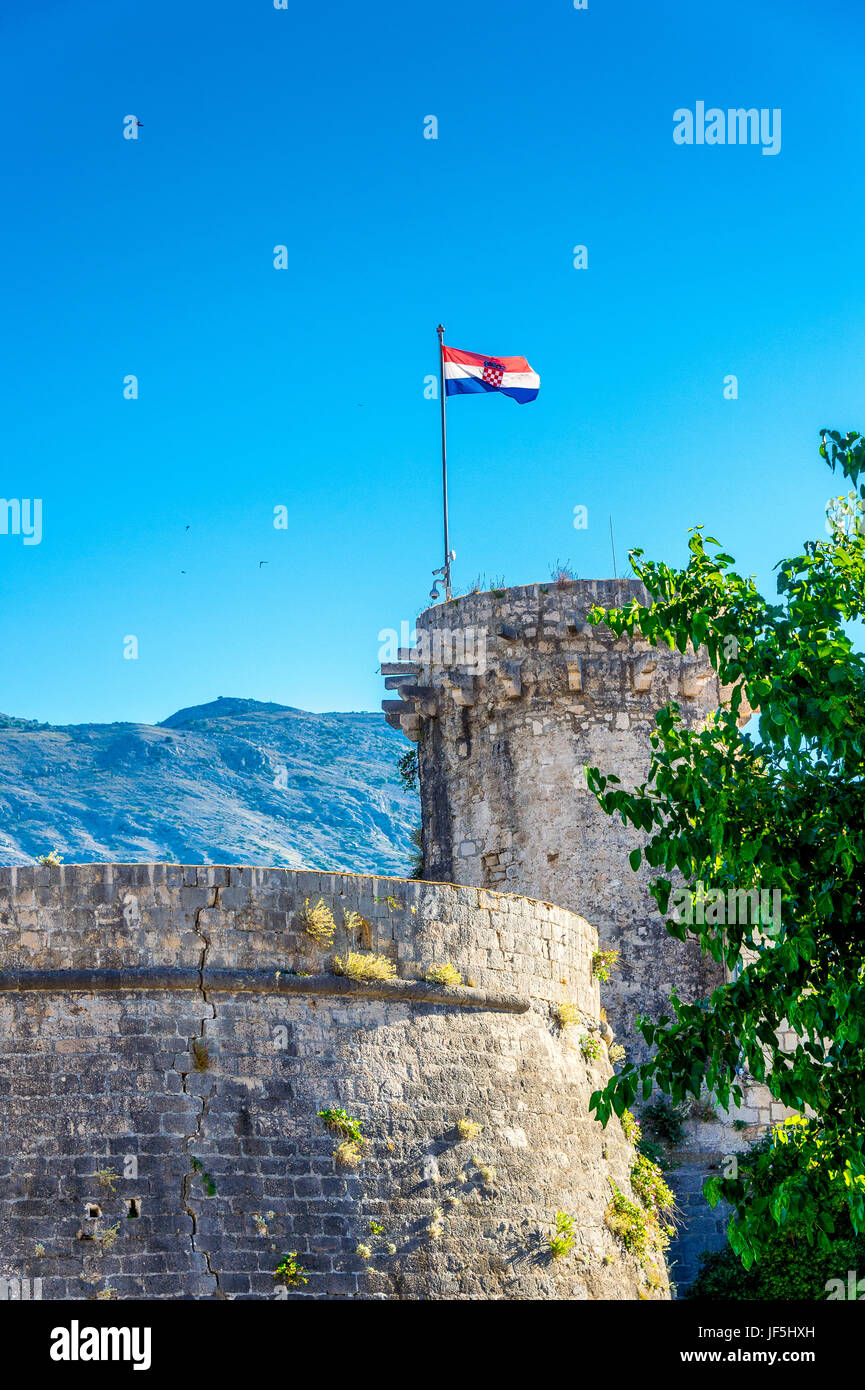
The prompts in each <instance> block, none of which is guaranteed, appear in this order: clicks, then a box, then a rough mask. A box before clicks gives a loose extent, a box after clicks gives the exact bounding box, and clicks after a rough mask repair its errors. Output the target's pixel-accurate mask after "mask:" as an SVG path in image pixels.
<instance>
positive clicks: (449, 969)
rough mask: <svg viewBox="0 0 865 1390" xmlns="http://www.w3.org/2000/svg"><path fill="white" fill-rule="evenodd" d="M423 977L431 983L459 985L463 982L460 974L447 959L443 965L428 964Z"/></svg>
mask: <svg viewBox="0 0 865 1390" xmlns="http://www.w3.org/2000/svg"><path fill="white" fill-rule="evenodd" d="M424 979H425V980H427V981H428V982H429V984H431V985H461V984H462V982H463V977H462V975H461V974H460V972H459V971H458V970H457V968H456V966H455V965H451V963H450V961H449V960H448V961H445V962H444V964H443V965H433V966H430V968H429V970H428V971H427V972H426V975H425V976H424Z"/></svg>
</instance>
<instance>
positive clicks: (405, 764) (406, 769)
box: [396, 748, 418, 792]
mask: <svg viewBox="0 0 865 1390" xmlns="http://www.w3.org/2000/svg"><path fill="white" fill-rule="evenodd" d="M396 771H397V776H398V777H399V780H400V782H401V783H402V785H403V787H404V788H405V790H406V791H407V792H416V791H417V789H418V768H417V749H416V748H409V750H408V752H407V753H401V754H400V756H399V757H398V758H397V761H396Z"/></svg>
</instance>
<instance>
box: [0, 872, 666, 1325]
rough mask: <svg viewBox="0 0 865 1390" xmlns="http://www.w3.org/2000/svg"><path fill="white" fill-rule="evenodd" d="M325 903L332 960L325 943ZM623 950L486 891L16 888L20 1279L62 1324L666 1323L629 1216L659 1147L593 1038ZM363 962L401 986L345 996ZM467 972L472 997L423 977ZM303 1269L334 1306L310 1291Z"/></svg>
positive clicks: (143, 882) (2, 1237) (138, 877)
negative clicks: (626, 1316)
mask: <svg viewBox="0 0 865 1390" xmlns="http://www.w3.org/2000/svg"><path fill="white" fill-rule="evenodd" d="M319 898H321V899H322V900H323V901H324V903H325V904H326V905H328V906H329V907H330V909H331V910H332V913H333V916H334V919H335V921H336V923H337V931H336V935H335V936H334V939H333V942H332V944H331V945H330V946H320V945H317V944H316V943H315V942H314V941H313V940H312V939H311V938H310V936H309V935H308V934H307V933H306V931H305V930H304V928H303V925H302V921H301V914H302V912H303V908H304V903H305V901H306V900H307V899H309V900H310V902H311V903H316V902H317V901H318V900H319ZM352 913H356V914H359V915H358V916H357V917H352V916H348V917H347V915H346V914H352ZM596 941H597V938H596V933H595V931H594V929H593V928H592V927H591V926H590V925H589V924H588V923H587V922H585V921H584V920H583V919H582V918H580V917H578V916H576V915H574V914H573V913H571V912H568V911H566V910H565V909H563V908H559V907H551V906H549V905H548V904H546V903H542V902H534V901H529V900H527V899H524V898H517V897H511V896H506V895H500V894H498V893H495V892H489V891H485V890H479V889H478V888H472V887H466V888H453V887H449V886H443V885H435V884H426V883H416V882H405V881H401V880H395V879H375V878H360V877H354V876H340V875H334V874H320V873H313V872H310V873H295V872H291V871H288V870H283V869H236V868H221V867H205V868H202V867H198V868H196V867H192V868H185V867H181V866H174V865H114V866H112V865H79V866H61V867H50V868H49V867H44V868H43V867H34V868H25V869H22V868H19V869H14V868H13V869H8V868H7V869H0V1047H2V1064H0V1094H2V1097H3V1102H2V1114H3V1125H2V1137H0V1173H2V1177H3V1182H2V1195H0V1276H2V1277H3V1278H5V1279H7V1280H10V1281H13V1282H12V1285H10V1287H18V1285H17V1284H16V1283H15V1281H25V1283H24V1285H21V1287H25V1286H26V1287H29V1288H31V1289H32V1288H33V1287H35V1284H27V1281H37V1280H38V1281H41V1284H39V1291H40V1293H41V1296H42V1297H44V1298H51V1299H59V1298H73V1299H87V1298H109V1297H117V1298H128V1299H142V1298H210V1297H215V1298H273V1297H275V1296H282V1295H285V1296H288V1297H292V1298H294V1297H318V1298H321V1297H334V1298H345V1297H349V1298H351V1297H359V1298H517V1299H528V1298H544V1299H549V1298H554V1299H555V1298H568V1299H570V1298H577V1299H625V1298H636V1297H638V1296H640V1295H641V1293H642V1296H646V1295H647V1294H651V1295H652V1296H657V1297H665V1296H666V1295H667V1286H666V1275H665V1273H664V1271H663V1267H662V1268H661V1270H660V1272H659V1277H658V1279H656V1281H655V1288H654V1289H653V1290H650V1289H649V1287H648V1280H649V1273H648V1272H647V1270H646V1269H645V1268H644V1267H642V1266H641V1265H640V1264H639V1263H638V1262H637V1260H636V1259H635V1258H634V1257H633V1256H631V1255H629V1254H628V1253H627V1252H626V1251H625V1250H624V1249H623V1247H622V1245H621V1242H620V1241H619V1239H618V1238H617V1237H615V1236H614V1235H613V1234H612V1233H611V1231H610V1229H609V1228H608V1225H607V1223H606V1219H605V1213H606V1212H607V1209H608V1203H609V1200H610V1196H611V1194H612V1191H613V1188H612V1185H611V1184H613V1183H614V1184H616V1185H617V1186H618V1187H619V1188H620V1189H621V1190H622V1191H623V1192H624V1193H625V1194H626V1195H628V1196H632V1195H633V1194H632V1193H631V1191H630V1187H629V1180H628V1174H629V1167H630V1163H631V1162H632V1159H633V1151H632V1149H631V1148H630V1146H629V1145H628V1143H627V1142H626V1140H625V1138H624V1135H623V1133H622V1130H621V1127H620V1125H619V1123H618V1121H615V1122H613V1123H611V1125H610V1126H609V1127H608V1129H607V1130H606V1131H602V1130H601V1129H600V1127H599V1126H598V1125H597V1123H596V1122H595V1120H594V1119H592V1118H591V1117H590V1116H589V1113H588V1100H589V1096H590V1094H591V1092H592V1091H594V1090H595V1089H597V1088H598V1087H600V1086H602V1085H603V1084H604V1083H605V1081H606V1080H607V1078H608V1077H609V1075H610V1067H609V1062H608V1059H607V1056H606V1051H605V1049H603V1048H601V1050H600V1056H599V1057H598V1059H597V1060H595V1061H592V1060H589V1059H587V1058H586V1057H585V1056H584V1054H583V1050H582V1048H581V1046H580V1042H579V1039H580V1037H581V1036H582V1035H586V1034H588V1035H590V1036H592V1037H594V1038H596V1039H597V1037H598V1035H599V1026H600V1025H599V997H598V989H597V985H596V983H595V982H594V980H593V978H592V971H591V957H592V952H593V951H594V950H595V948H596ZM348 949H362V950H372V951H375V952H377V953H381V954H385V955H387V956H388V957H389V958H390V959H391V960H392V961H393V963H394V964H395V965H396V967H397V969H398V976H399V978H398V979H397V980H394V981H390V982H389V981H379V982H376V983H372V984H365V983H359V982H357V981H354V980H350V979H346V978H345V977H341V976H337V975H334V974H333V973H331V970H330V967H331V965H332V962H333V956H334V954H335V953H344V952H345V951H346V950H348ZM446 960H449V961H450V962H452V963H453V964H454V965H455V966H456V967H457V969H459V970H460V971H461V972H462V974H463V976H464V979H465V981H466V983H465V984H464V985H463V986H461V987H446V986H442V985H431V984H429V983H427V982H426V981H425V978H424V977H425V975H426V973H427V971H428V970H429V969H430V967H432V966H434V965H437V964H442V963H443V962H444V961H446ZM562 1000H568V1001H570V1002H571V1003H572V1004H573V1005H574V1006H575V1009H576V1011H577V1016H578V1019H579V1022H578V1024H577V1025H576V1026H575V1027H572V1028H568V1029H567V1030H562V1029H561V1028H560V1027H559V1026H558V1024H557V1022H556V1019H555V1008H556V1005H557V1004H558V1003H559V1002H560V1001H562ZM336 1107H343V1108H344V1109H345V1110H347V1111H348V1112H349V1114H350V1115H351V1116H353V1117H354V1118H356V1119H358V1120H359V1121H360V1123H361V1126H362V1131H363V1135H364V1138H365V1143H364V1146H363V1149H362V1156H361V1161H360V1163H359V1166H357V1167H354V1168H351V1167H343V1166H340V1164H339V1163H338V1161H337V1159H336V1157H335V1153H334V1150H335V1145H336V1142H337V1141H336V1140H335V1138H334V1136H333V1135H332V1134H330V1133H329V1132H328V1131H327V1129H326V1128H325V1127H324V1125H323V1123H322V1121H321V1120H320V1119H319V1118H318V1111H319V1110H322V1109H325V1108H336ZM462 1118H468V1119H470V1120H472V1121H474V1122H475V1123H477V1124H478V1125H480V1126H482V1129H481V1130H480V1133H479V1134H478V1136H477V1138H476V1139H475V1140H474V1141H471V1142H465V1141H463V1140H461V1138H460V1136H459V1133H458V1131H457V1129H456V1125H457V1122H458V1121H459V1120H460V1119H462ZM557 1211H565V1212H567V1213H568V1214H569V1215H570V1216H572V1217H573V1218H574V1221H575V1225H576V1244H575V1248H574V1252H573V1253H572V1254H571V1255H570V1256H569V1257H567V1258H566V1259H563V1260H559V1261H555V1260H553V1259H552V1258H551V1256H550V1250H549V1244H548V1241H549V1237H550V1235H551V1233H552V1229H553V1223H554V1220H555V1214H556V1212H557ZM371 1223H374V1225H375V1229H373V1227H372V1226H371ZM379 1228H380V1229H379ZM359 1246H361V1247H363V1246H366V1247H368V1248H369V1252H370V1254H369V1258H365V1257H364V1254H363V1252H362V1253H360V1254H358V1253H357V1251H358V1247H359ZM291 1251H296V1252H297V1259H298V1262H299V1263H300V1264H301V1265H302V1266H303V1267H304V1268H305V1269H306V1270H308V1272H309V1283H308V1284H307V1285H300V1286H298V1287H296V1288H293V1289H286V1288H284V1287H283V1286H281V1285H278V1284H276V1283H275V1281H274V1278H273V1271H274V1269H275V1268H276V1266H277V1264H278V1262H279V1261H280V1260H281V1259H282V1257H283V1256H284V1255H286V1254H288V1253H289V1252H291Z"/></svg>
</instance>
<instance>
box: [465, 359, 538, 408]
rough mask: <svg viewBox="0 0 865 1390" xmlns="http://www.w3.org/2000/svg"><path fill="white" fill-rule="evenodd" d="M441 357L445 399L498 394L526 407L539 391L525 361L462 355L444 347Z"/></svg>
mask: <svg viewBox="0 0 865 1390" xmlns="http://www.w3.org/2000/svg"><path fill="white" fill-rule="evenodd" d="M442 354H443V357H444V376H445V395H446V396H463V395H468V394H469V393H471V392H475V391H501V392H502V394H503V395H505V396H511V397H512V399H513V400H515V401H519V403H520V405H525V403H526V401H533V400H534V399H535V396H536V395H537V394H538V391H539V389H540V385H541V379H540V377H539V376H538V374H537V372H533V371H532V369H531V367H530V366H529V364H528V362H527V361H526V359H525V358H524V357H484V355H483V353H481V352H461V351H460V349H459V348H452V347H445V346H444V345H442Z"/></svg>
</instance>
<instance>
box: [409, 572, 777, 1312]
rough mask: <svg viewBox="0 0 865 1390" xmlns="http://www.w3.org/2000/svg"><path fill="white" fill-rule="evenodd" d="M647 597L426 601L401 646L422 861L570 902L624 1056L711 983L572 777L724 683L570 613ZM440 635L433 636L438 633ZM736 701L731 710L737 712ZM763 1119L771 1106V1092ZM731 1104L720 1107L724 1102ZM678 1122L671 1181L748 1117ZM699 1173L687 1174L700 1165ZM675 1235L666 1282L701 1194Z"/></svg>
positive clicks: (599, 588) (630, 767)
mask: <svg viewBox="0 0 865 1390" xmlns="http://www.w3.org/2000/svg"><path fill="white" fill-rule="evenodd" d="M633 599H636V600H637V602H639V603H647V602H648V594H647V593H646V590H645V589H644V587H643V585H642V584H641V583H639V582H638V581H636V580H603V581H595V580H576V581H570V582H564V583H557V584H550V585H537V584H534V585H528V586H526V587H523V588H512V589H507V590H498V591H492V592H487V593H478V594H468V595H466V596H464V597H462V598H459V599H454V600H451V601H450V602H447V603H442V604H438V605H436V606H435V607H434V608H430V609H428V610H426V612H424V613H422V614H421V616H420V618H419V619H418V622H417V630H418V649H419V650H420V651H422V652H425V653H426V654H427V656H428V664H426V665H423V666H421V667H419V668H418V670H419V675H418V679H419V680H420V681H421V682H422V683H423V684H424V686H425V687H427V688H430V687H431V688H433V689H436V690H437V691H438V699H437V700H436V702H435V713H434V714H433V715H432V716H430V717H423V716H422V715H421V717H420V719H419V724H418V728H417V729H416V730H415V731H414V732H413V734H412V737H413V738H416V739H417V742H418V765H419V771H420V786H421V800H422V808H423V848H424V859H425V865H426V876H427V878H431V879H441V880H443V881H445V882H456V883H469V884H475V885H477V886H478V887H480V888H499V889H501V888H506V889H507V890H508V891H511V892H518V893H526V894H529V895H531V896H533V897H537V898H540V899H543V900H546V901H549V902H554V903H560V904H562V905H563V906H565V907H568V908H570V909H572V910H573V911H575V912H580V913H583V914H585V916H586V917H587V918H588V919H589V920H590V921H591V923H592V925H593V926H595V927H597V929H598V933H599V936H600V942H601V947H602V948H603V949H618V950H619V952H620V966H619V969H618V971H616V973H614V975H613V976H612V978H611V979H610V981H609V983H607V984H605V985H604V987H603V1003H604V1005H605V1008H606V1010H607V1014H608V1016H609V1020H610V1023H611V1024H612V1027H613V1029H614V1030H615V1033H616V1035H617V1041H618V1042H620V1043H623V1044H624V1046H625V1047H626V1049H627V1053H628V1056H629V1058H631V1059H632V1060H634V1061H639V1060H642V1059H643V1057H644V1056H645V1055H646V1053H645V1044H644V1043H643V1041H642V1038H641V1037H640V1036H639V1035H638V1033H637V1031H636V1018H637V1016H638V1015H644V1016H646V1017H649V1018H658V1017H659V1016H660V1015H661V1014H663V1013H669V1012H670V1006H669V1000H670V993H671V990H672V989H673V988H674V987H675V989H676V992H677V993H678V995H679V997H680V998H682V999H684V1000H685V1001H693V1000H695V999H699V998H703V997H705V996H706V995H708V994H709V993H710V992H711V990H712V989H713V988H715V987H716V986H717V985H718V984H719V983H721V982H722V980H723V978H724V976H723V971H722V968H721V967H720V966H716V965H715V964H714V963H713V962H711V961H708V960H707V959H706V958H705V957H704V956H702V955H701V953H700V951H699V948H698V947H697V945H696V943H695V942H693V941H690V942H688V943H685V944H683V943H680V942H677V941H675V940H673V939H672V938H671V937H670V936H669V935H668V934H667V932H666V929H665V927H664V923H663V920H662V919H661V916H660V914H659V913H658V910H657V907H656V905H655V903H654V900H653V899H652V898H651V897H650V895H649V892H648V883H649V878H650V873H649V870H648V868H647V866H646V865H645V863H643V864H642V865H641V866H640V869H639V871H638V872H637V873H634V872H632V870H631V869H630V866H629V864H628V855H629V853H630V851H631V850H633V849H634V848H636V847H638V846H640V845H641V844H642V843H643V842H644V839H645V837H644V836H643V835H641V834H640V833H639V832H637V831H635V830H633V829H632V828H631V827H629V826H626V825H623V824H622V823H621V821H620V820H619V819H617V818H615V817H612V816H608V815H606V814H605V813H604V812H603V811H602V810H601V808H600V807H599V806H598V804H597V802H596V800H595V798H594V796H593V795H592V794H591V792H590V791H589V790H588V787H587V785H586V780H585V773H584V769H585V767H586V765H587V764H588V765H589V766H594V767H598V768H600V770H601V771H602V772H605V773H613V774H615V776H617V777H618V778H619V779H620V780H621V782H622V783H623V784H624V785H625V786H626V787H634V786H637V785H639V784H640V783H642V782H644V781H645V780H646V778H647V775H648V771H649V763H650V757H651V746H650V742H649V739H650V734H651V732H652V730H653V728H654V727H655V714H656V712H657V711H658V710H659V709H660V708H661V706H662V705H664V704H666V703H667V702H669V701H671V700H675V701H676V702H677V704H678V706H679V709H680V711H681V715H682V718H683V720H684V722H685V723H686V724H687V725H688V726H689V727H697V726H699V725H700V724H702V723H703V722H704V721H705V719H706V717H707V716H708V715H709V714H710V712H711V711H713V710H715V709H717V708H718V706H719V704H720V702H721V701H722V700H723V699H724V698H725V695H727V694H729V692H728V691H724V690H722V689H721V687H720V685H719V682H718V678H717V675H716V673H715V672H714V670H713V669H712V667H711V665H710V664H709V660H708V655H707V654H706V652H705V651H702V650H701V651H699V652H694V651H691V650H689V651H688V652H686V653H684V654H682V653H679V652H677V651H673V652H671V651H670V650H669V649H667V648H655V647H651V646H650V645H649V643H648V642H646V641H644V640H642V639H641V638H640V637H636V638H616V637H615V636H614V634H613V633H612V632H611V631H610V630H609V629H608V628H606V627H604V626H601V627H593V626H591V625H590V624H588V623H587V621H586V617H587V613H588V611H589V609H590V608H591V607H592V606H593V605H595V604H597V605H599V606H601V607H605V608H609V607H623V606H625V605H627V604H629V603H630V602H631V601H632V600H633ZM447 634H450V635H447ZM454 651H457V652H459V651H463V652H469V653H471V655H472V657H473V661H472V663H471V665H467V666H465V667H464V669H463V670H462V672H460V670H459V669H458V668H455V667H454V666H453V665H452V664H451V665H443V664H440V663H439V664H436V661H435V660H434V657H435V655H436V653H441V652H454ZM469 674H470V675H471V677H472V679H473V683H474V686H473V688H474V698H473V701H472V703H471V705H469V706H467V705H465V704H464V703H462V702H459V701H455V700H454V699H453V697H452V691H453V689H454V686H455V684H456V683H457V681H458V680H459V679H460V678H462V679H465V677H466V676H467V675H469ZM750 713H751V711H750V709H748V708H743V710H742V712H741V721H740V722H744V721H745V719H746V718H747V717H749V716H750ZM778 1110H779V1118H780V1116H781V1113H783V1114H786V1113H788V1112H786V1111H784V1112H781V1108H780V1107H778ZM752 1111H753V1116H754V1118H755V1119H756V1118H758V1117H759V1120H760V1121H768V1119H769V1118H770V1111H769V1097H768V1094H767V1092H766V1091H765V1088H763V1087H759V1086H754V1085H750V1087H749V1109H747V1110H746V1111H743V1112H741V1115H742V1118H744V1119H746V1120H750V1119H751V1115H752ZM739 1115H740V1112H738V1111H734V1112H733V1114H732V1115H731V1116H730V1117H729V1119H730V1120H731V1121H732V1119H734V1118H739ZM716 1130H717V1132H716V1135H715V1138H716V1143H715V1144H714V1145H712V1146H707V1132H706V1129H705V1126H704V1125H703V1124H701V1123H700V1122H698V1121H696V1120H695V1121H689V1122H688V1123H687V1125H686V1137H685V1140H684V1142H683V1144H682V1147H681V1149H680V1151H679V1153H678V1155H677V1159H678V1166H677V1168H676V1170H675V1172H674V1174H673V1185H674V1187H675V1188H676V1189H677V1191H678V1192H680V1193H681V1194H684V1190H685V1189H684V1187H683V1186H682V1184H683V1183H685V1182H687V1180H688V1175H689V1174H690V1173H691V1172H692V1171H693V1172H694V1173H695V1174H697V1175H699V1174H700V1173H702V1172H703V1169H704V1168H705V1167H706V1163H707V1162H708V1161H709V1160H707V1158H706V1150H707V1147H709V1149H710V1154H711V1160H712V1161H714V1162H716V1163H717V1161H718V1160H719V1159H720V1158H721V1157H722V1156H723V1155H724V1154H727V1153H731V1152H735V1151H736V1150H739V1149H741V1148H743V1147H744V1146H745V1145H746V1143H747V1142H749V1140H750V1139H752V1138H753V1137H754V1136H755V1135H756V1133H758V1132H759V1131H758V1128H750V1127H749V1129H748V1130H745V1131H738V1130H734V1129H733V1128H732V1126H731V1124H727V1123H724V1124H721V1125H719V1126H718V1127H716ZM701 1181H702V1179H701ZM680 1205H681V1206H682V1207H683V1208H685V1207H686V1205H687V1207H688V1208H689V1209H688V1210H685V1211H684V1219H683V1222H682V1232H681V1239H680V1240H679V1242H678V1243H674V1245H673V1247H672V1249H671V1257H672V1260H673V1261H674V1262H675V1267H674V1268H673V1277H674V1279H676V1280H677V1281H678V1282H679V1284H680V1285H682V1286H684V1285H686V1284H687V1283H689V1282H690V1281H691V1279H692V1278H693V1276H694V1274H695V1273H696V1268H697V1265H696V1256H697V1253H698V1252H699V1250H700V1249H702V1248H708V1247H709V1246H715V1245H719V1244H722V1243H723V1230H724V1223H725V1214H724V1213H723V1212H721V1213H718V1214H711V1213H709V1208H708V1207H707V1206H706V1204H705V1202H704V1201H703V1198H702V1197H701V1196H700V1197H699V1198H698V1199H697V1198H695V1199H694V1201H693V1202H689V1203H688V1204H686V1203H685V1202H684V1201H681V1199H680ZM696 1208H699V1209H700V1211H701V1213H703V1214H706V1213H709V1215H710V1217H711V1220H710V1226H711V1230H709V1228H708V1227H707V1228H706V1229H705V1230H700V1231H699V1232H697V1234H694V1232H693V1231H692V1230H691V1228H692V1227H693V1224H694V1222H693V1217H692V1215H691V1210H692V1209H696Z"/></svg>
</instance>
